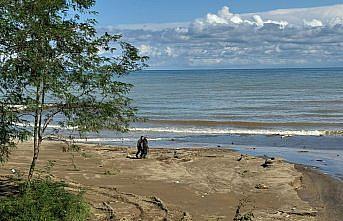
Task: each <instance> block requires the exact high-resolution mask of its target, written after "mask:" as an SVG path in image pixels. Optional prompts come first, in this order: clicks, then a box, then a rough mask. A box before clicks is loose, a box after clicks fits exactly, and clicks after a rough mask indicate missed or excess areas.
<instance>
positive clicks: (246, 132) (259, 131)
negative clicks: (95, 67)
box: [131, 127, 328, 136]
mask: <svg viewBox="0 0 343 221" xmlns="http://www.w3.org/2000/svg"><path fill="white" fill-rule="evenodd" d="M131 131H140V132H160V133H162V132H163V133H183V134H243V135H288V136H291V135H293V136H296V135H298V136H322V135H327V134H328V132H327V131H321V130H273V129H270V130H263V129H216V128H206V129H198V128H169V127H166V128H161V127H156V128H133V129H131Z"/></svg>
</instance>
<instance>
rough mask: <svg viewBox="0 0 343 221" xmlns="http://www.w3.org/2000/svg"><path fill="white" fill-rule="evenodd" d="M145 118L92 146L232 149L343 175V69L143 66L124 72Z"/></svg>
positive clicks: (98, 137) (100, 137)
mask: <svg viewBox="0 0 343 221" xmlns="http://www.w3.org/2000/svg"><path fill="white" fill-rule="evenodd" d="M120 80H122V81H124V82H128V83H131V84H133V85H134V87H133V88H132V91H131V93H130V94H129V97H130V98H132V99H133V105H134V106H135V107H137V108H138V109H139V111H138V116H139V117H141V118H143V119H145V120H144V121H142V122H136V123H133V124H132V125H131V129H130V131H129V132H128V133H123V134H122V133H117V132H114V131H102V132H100V133H99V134H93V135H91V136H90V137H89V138H88V139H87V140H81V141H83V142H89V143H99V144H108V145H116V146H118V145H119V146H132V147H135V145H136V141H137V139H138V138H139V137H140V136H141V135H144V136H147V137H148V140H149V146H150V147H151V148H157V147H159V148H184V147H187V148H195V147H197V148H199V147H200V148H202V147H203V148H229V149H232V150H236V151H239V152H241V153H242V154H251V155H256V156H265V157H282V158H284V159H285V160H287V161H289V162H292V163H298V164H304V165H308V166H310V167H313V168H315V169H319V170H320V171H322V172H324V173H327V174H330V175H331V176H334V177H336V178H338V179H341V180H343V68H325V69H324V68H323V69H256V70H254V69H247V70H241V69H239V70H238V69H237V70H146V71H140V72H135V73H132V74H129V75H127V76H124V77H122V78H121V79H120Z"/></svg>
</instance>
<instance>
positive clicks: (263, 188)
mask: <svg viewBox="0 0 343 221" xmlns="http://www.w3.org/2000/svg"><path fill="white" fill-rule="evenodd" d="M255 188H256V189H259V190H261V189H262V190H266V189H269V187H268V186H267V185H265V184H262V183H259V184H257V185H256V186H255Z"/></svg>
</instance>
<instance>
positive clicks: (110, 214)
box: [101, 202, 117, 220]
mask: <svg viewBox="0 0 343 221" xmlns="http://www.w3.org/2000/svg"><path fill="white" fill-rule="evenodd" d="M102 205H103V207H104V208H102V209H101V210H103V211H105V212H106V215H107V220H117V219H116V214H115V212H114V209H113V208H112V207H111V206H110V204H109V203H106V202H102Z"/></svg>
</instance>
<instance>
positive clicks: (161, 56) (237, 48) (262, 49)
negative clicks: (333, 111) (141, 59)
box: [96, 0, 343, 69]
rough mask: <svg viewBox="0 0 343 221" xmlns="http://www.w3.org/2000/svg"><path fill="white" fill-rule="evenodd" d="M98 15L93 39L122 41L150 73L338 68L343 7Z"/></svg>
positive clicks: (289, 5)
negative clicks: (146, 62)
mask: <svg viewBox="0 0 343 221" xmlns="http://www.w3.org/2000/svg"><path fill="white" fill-rule="evenodd" d="M299 8H302V9H299ZM280 9H282V10H280ZM96 10H97V11H98V12H99V13H100V14H99V15H98V17H97V18H98V21H99V23H98V31H99V32H100V33H103V32H109V33H113V34H118V33H120V34H122V35H123V38H124V40H125V41H128V42H130V43H133V44H134V45H135V46H136V47H137V48H138V49H139V50H140V52H141V54H143V55H147V56H149V57H150V60H149V65H150V67H151V68H152V69H194V68H266V67H272V68H278V67H332V66H335V67H336V66H340V67H343V0H340V1H337V0H278V1H276V0H274V1H272V0H256V1H253V0H239V1H238V0H237V1H228V0H226V1H225V0H173V1H170V0H168V1H167V0H163V1H162V0H116V1H109V0H99V1H98V3H97V6H96ZM275 10H276V11H275Z"/></svg>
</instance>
